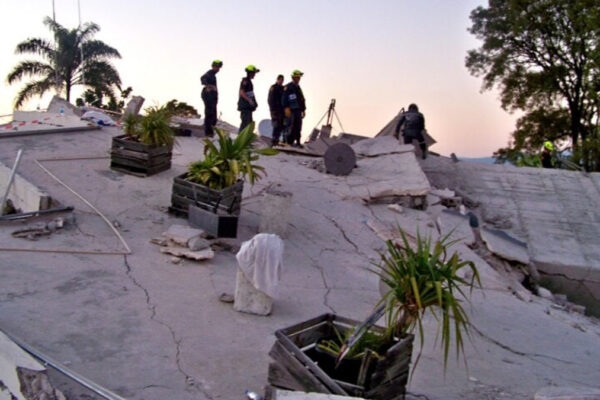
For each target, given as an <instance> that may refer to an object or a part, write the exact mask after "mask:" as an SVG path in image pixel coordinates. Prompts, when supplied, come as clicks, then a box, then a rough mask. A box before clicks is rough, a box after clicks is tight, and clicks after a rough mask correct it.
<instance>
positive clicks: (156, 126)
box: [132, 106, 175, 146]
mask: <svg viewBox="0 0 600 400" xmlns="http://www.w3.org/2000/svg"><path fill="white" fill-rule="evenodd" d="M145 111H146V114H145V115H144V116H143V117H142V118H141V119H140V121H139V129H137V128H133V130H132V132H135V131H136V130H137V131H138V135H137V136H138V138H139V140H140V142H141V143H144V144H148V145H151V146H163V145H166V146H172V145H173V144H174V142H175V132H173V129H172V128H171V127H170V126H169V121H170V120H171V114H170V113H169V111H168V110H167V109H166V108H165V107H164V106H162V107H158V106H155V107H149V108H147V109H146V110H145ZM134 126H135V125H134Z"/></svg>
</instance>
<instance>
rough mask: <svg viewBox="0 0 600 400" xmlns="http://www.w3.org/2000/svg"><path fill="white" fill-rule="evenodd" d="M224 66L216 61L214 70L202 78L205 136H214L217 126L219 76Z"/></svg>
mask: <svg viewBox="0 0 600 400" xmlns="http://www.w3.org/2000/svg"><path fill="white" fill-rule="evenodd" d="M222 66H223V61H221V60H214V61H213V62H212V68H211V69H209V70H208V71H207V72H206V73H205V74H204V75H202V77H201V78H200V82H201V83H202V84H203V85H204V88H202V101H203V102H204V135H206V136H207V137H213V136H214V134H215V133H214V127H215V125H216V124H217V103H218V102H219V92H218V91H217V74H218V73H219V71H220V70H221V67H222Z"/></svg>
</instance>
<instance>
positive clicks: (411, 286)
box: [374, 228, 481, 367]
mask: <svg viewBox="0 0 600 400" xmlns="http://www.w3.org/2000/svg"><path fill="white" fill-rule="evenodd" d="M398 229H399V231H400V234H401V237H402V245H401V246H399V245H397V244H395V243H393V242H392V241H390V240H388V241H387V242H386V251H385V252H382V253H380V256H381V261H380V263H379V264H377V268H376V269H375V270H374V272H375V273H376V274H377V275H379V277H380V278H381V280H382V282H383V283H384V284H385V285H386V286H387V287H388V288H389V289H388V291H387V292H386V293H385V294H384V295H383V297H382V299H381V300H380V302H379V305H381V304H385V307H386V320H387V326H388V334H387V336H388V340H391V339H392V338H393V337H401V336H402V335H404V334H405V333H412V332H413V331H414V330H415V329H417V330H418V332H419V337H420V339H421V341H420V343H421V350H422V348H423V342H424V328H423V317H424V316H425V314H426V312H427V311H430V312H431V313H432V314H433V315H434V316H435V318H436V319H437V320H438V324H439V325H438V326H439V328H440V329H441V331H440V336H439V337H440V340H441V346H442V349H443V353H444V367H445V366H446V364H447V360H448V354H449V351H450V343H451V342H452V339H454V343H455V345H456V355H457V358H458V357H459V356H460V354H461V352H462V353H463V355H464V348H463V335H464V334H466V335H468V334H469V317H468V316H467V314H466V312H465V311H464V309H463V307H462V305H461V300H460V299H459V296H461V297H465V298H466V296H465V293H464V291H463V287H465V288H469V289H470V290H472V289H473V287H474V285H475V283H477V284H479V285H481V282H480V279H479V273H478V272H477V268H476V267H475V265H474V264H473V262H471V261H462V260H461V259H460V258H459V256H458V253H457V252H454V253H453V254H452V255H451V256H449V257H448V248H449V247H450V246H451V245H453V244H454V243H456V241H449V236H450V234H451V233H449V234H447V235H446V236H443V237H442V238H440V239H439V240H438V241H436V242H435V243H433V242H432V240H431V238H423V237H422V236H421V235H420V234H418V233H417V238H416V239H417V243H416V248H415V249H413V248H412V247H411V245H410V243H409V241H408V238H407V236H406V234H405V233H404V231H402V229H401V228H398ZM463 268H468V269H470V272H471V274H472V276H471V278H470V279H465V278H462V277H460V276H459V274H458V273H459V272H460V271H461V270H462V269H463ZM417 362H418V358H417ZM417 362H415V366H416V364H417Z"/></svg>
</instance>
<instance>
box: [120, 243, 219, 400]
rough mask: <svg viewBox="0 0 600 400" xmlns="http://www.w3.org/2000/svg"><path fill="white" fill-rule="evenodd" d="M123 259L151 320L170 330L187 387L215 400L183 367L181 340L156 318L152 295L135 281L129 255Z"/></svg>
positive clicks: (176, 356)
mask: <svg viewBox="0 0 600 400" xmlns="http://www.w3.org/2000/svg"><path fill="white" fill-rule="evenodd" d="M123 258H124V263H125V270H126V274H127V277H128V278H129V279H130V280H131V282H132V283H133V284H134V285H135V286H137V287H138V288H140V289H141V290H142V291H143V292H144V296H145V297H146V305H147V307H148V309H149V310H150V320H151V321H154V322H156V323H158V324H159V325H162V326H164V327H165V328H167V329H168V330H169V333H170V334H171V339H172V340H173V343H174V344H175V365H176V366H177V370H178V371H179V373H180V374H182V375H183V376H184V377H185V383H186V385H187V386H189V387H191V388H194V389H196V390H198V391H199V392H201V393H202V394H203V395H204V396H205V397H206V398H207V399H209V400H214V398H213V397H212V396H211V394H210V393H208V391H206V389H204V387H203V386H202V385H201V384H199V383H196V381H195V380H194V378H193V377H192V376H191V375H189V374H188V373H187V372H186V371H185V370H184V369H183V367H182V366H181V339H177V335H176V333H175V330H174V329H173V328H172V327H171V326H170V325H169V324H167V323H166V322H164V321H161V320H159V319H157V318H156V305H155V304H152V301H151V299H150V293H149V292H148V289H146V288H145V287H144V286H143V285H142V284H140V283H139V282H138V281H137V279H135V277H134V276H133V273H132V272H133V271H132V268H131V265H130V264H129V260H128V259H127V255H124V256H123Z"/></svg>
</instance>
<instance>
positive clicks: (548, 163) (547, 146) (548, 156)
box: [541, 140, 554, 168]
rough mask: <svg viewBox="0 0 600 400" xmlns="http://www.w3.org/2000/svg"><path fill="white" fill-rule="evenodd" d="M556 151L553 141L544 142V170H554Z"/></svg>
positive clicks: (542, 156)
mask: <svg viewBox="0 0 600 400" xmlns="http://www.w3.org/2000/svg"><path fill="white" fill-rule="evenodd" d="M553 151H554V145H553V144H552V142H551V141H549V140H546V141H545V142H544V148H543V149H542V155H541V158H542V167H544V168H554V165H553V163H552V152H553Z"/></svg>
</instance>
